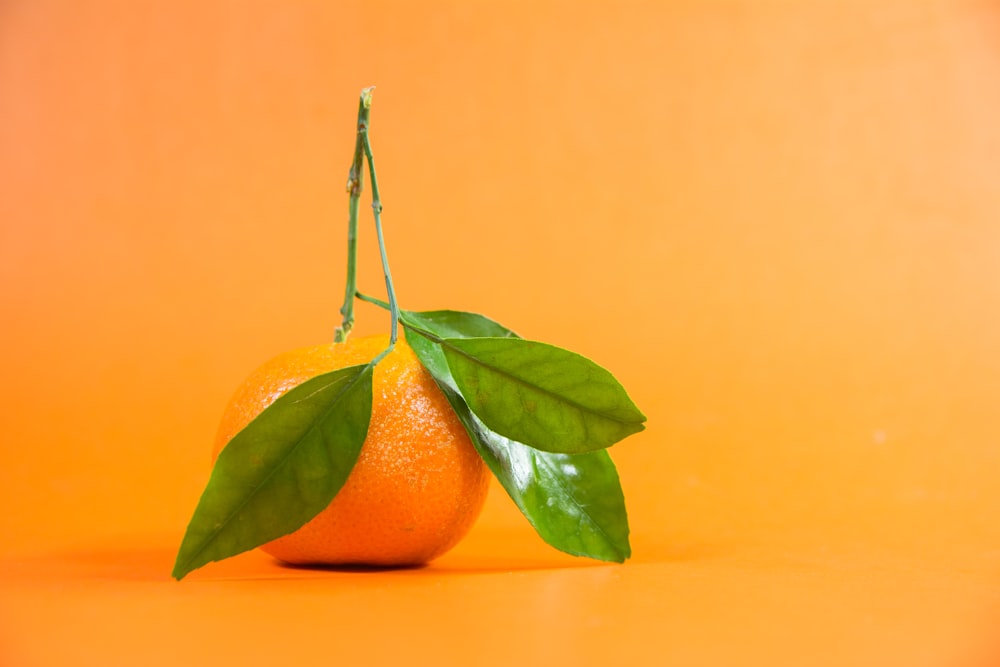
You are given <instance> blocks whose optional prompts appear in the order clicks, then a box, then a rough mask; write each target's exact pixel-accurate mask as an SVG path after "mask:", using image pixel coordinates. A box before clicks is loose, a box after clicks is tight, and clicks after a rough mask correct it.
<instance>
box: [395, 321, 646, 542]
mask: <svg viewBox="0 0 1000 667" xmlns="http://www.w3.org/2000/svg"><path fill="white" fill-rule="evenodd" d="M449 312H451V313H452V315H450V316H449V317H448V319H447V329H445V328H444V327H442V328H436V327H435V326H434V324H435V323H434V322H433V321H430V320H429V319H428V318H420V317H415V316H419V315H424V314H421V313H404V314H403V324H404V326H407V325H409V326H408V327H407V330H406V337H407V342H408V343H409V344H410V346H411V347H412V348H413V349H414V351H415V352H416V353H417V356H418V357H419V358H420V360H421V362H422V363H423V364H424V366H425V367H426V368H427V369H428V370H429V371H430V372H431V374H432V375H433V376H434V379H435V380H436V381H437V383H438V386H439V387H440V388H441V390H442V391H443V392H444V394H445V396H446V397H447V398H448V401H449V402H450V403H451V406H452V408H453V409H454V410H455V413H456V414H457V415H458V417H459V419H460V420H461V421H462V423H463V424H464V425H465V428H466V430H467V431H468V432H469V435H470V438H471V440H472V442H473V444H474V445H475V447H476V449H477V450H478V451H479V454H480V456H482V457H483V460H484V461H485V462H486V464H487V465H488V466H489V468H490V470H491V471H492V472H493V475H494V476H495V477H496V478H497V480H498V481H499V482H500V484H501V485H502V486H503V488H504V490H505V491H506V492H507V495H509V496H510V498H511V499H512V500H513V501H514V503H515V504H516V505H517V507H518V509H520V510H521V513H522V514H523V515H524V516H525V518H526V519H528V521H529V523H531V525H532V526H533V527H534V528H535V530H536V532H537V533H538V535H539V536H540V537H541V538H542V539H543V540H545V541H546V542H547V543H548V544H550V545H551V546H553V547H555V548H556V549H559V550H560V551H564V552H567V553H570V554H573V555H576V556H586V557H589V558H595V559H599V560H606V561H614V562H622V561H624V560H625V559H626V558H628V557H629V556H630V555H631V548H630V546H629V527H628V515H627V513H626V509H625V499H624V496H623V494H622V489H621V484H620V483H619V480H618V473H617V471H616V470H615V465H614V462H613V461H612V460H611V457H610V456H608V454H607V452H603V451H598V452H590V453H584V454H572V455H571V454H556V453H551V452H543V451H539V450H537V449H533V448H531V447H528V446H527V445H525V444H522V443H520V442H517V441H514V440H511V439H509V438H505V437H504V436H501V435H499V434H497V433H495V432H493V431H491V430H490V429H489V428H487V427H486V426H485V425H484V424H483V423H482V421H481V420H479V419H478V418H477V417H476V415H475V414H473V413H472V411H471V410H470V409H469V407H468V405H467V404H466V403H465V400H464V399H463V398H462V396H461V395H460V393H459V391H458V387H457V385H456V384H455V381H454V379H453V378H452V376H451V373H450V371H449V369H448V363H447V360H446V359H445V356H444V352H443V350H442V349H441V346H440V345H439V344H437V343H435V342H433V341H432V340H430V339H429V338H427V337H425V336H423V335H420V334H419V333H418V332H417V331H415V330H414V329H413V328H411V327H414V326H419V327H420V328H422V329H424V330H425V331H428V332H429V333H431V334H433V335H435V336H437V337H440V338H444V337H445V335H447V336H448V337H452V338H458V337H462V336H470V337H471V336H475V335H477V334H479V333H485V334H486V335H488V336H499V337H514V336H516V334H514V333H513V332H512V331H510V330H509V329H506V328H504V327H503V326H501V325H499V324H497V323H495V322H493V321H492V320H486V318H483V317H482V316H481V315H475V314H473V313H455V312H454V311H449ZM466 316H468V317H466ZM482 320H486V322H488V323H489V324H488V325H487V324H484V323H483V322H482Z"/></svg>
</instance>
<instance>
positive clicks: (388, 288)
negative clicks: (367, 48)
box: [360, 88, 399, 349]
mask: <svg viewBox="0 0 1000 667" xmlns="http://www.w3.org/2000/svg"><path fill="white" fill-rule="evenodd" d="M366 90H368V91H370V90H371V89H370V88H368V89H366ZM367 101H368V104H369V105H371V92H369V93H368V100H367ZM360 136H361V142H362V144H363V145H364V149H365V157H367V158H368V173H369V175H370V176H371V181H372V213H374V214H375V234H376V236H377V237H378V251H379V254H380V255H381V257H382V273H383V275H384V276H385V292H386V296H387V297H388V299H389V317H391V318H392V329H391V333H390V335H389V348H390V349H391V348H392V347H393V346H394V345H395V344H396V339H397V338H398V336H399V306H398V305H397V303H396V288H395V287H394V286H393V284H392V272H391V271H389V259H388V257H387V256H386V252H385V238H384V237H383V234H382V198H381V196H380V195H379V189H378V177H377V176H376V175H375V161H374V159H373V158H372V145H371V141H369V140H368V132H367V130H366V131H365V132H364V133H361V135H360Z"/></svg>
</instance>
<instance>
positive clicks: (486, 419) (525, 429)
mask: <svg viewBox="0 0 1000 667" xmlns="http://www.w3.org/2000/svg"><path fill="white" fill-rule="evenodd" d="M440 344H441V347H442V350H443V351H444V355H445V358H446V359H447V361H448V367H449V369H450V370H451V374H452V377H453V378H454V380H455V384H456V385H457V387H458V389H459V392H460V393H461V395H462V397H463V398H464V399H465V401H466V403H468V405H469V408H471V409H472V411H473V412H474V413H475V414H476V416H477V417H479V418H480V419H481V420H482V421H483V423H484V424H486V426H488V427H489V428H490V430H492V431H495V432H496V433H499V434H500V435H503V436H505V437H508V438H511V439H512V440H517V441H518V442H523V443H524V444H526V445H528V446H530V447H534V448H536V449H541V450H544V451H550V452H557V453H563V454H578V453H582V452H589V451H594V450H598V449H604V448H605V447H610V446H611V445H613V444H614V443H616V442H618V441H619V440H621V439H622V438H625V437H627V436H629V435H632V434H633V433H637V432H639V431H641V430H643V428H645V427H644V425H643V422H644V421H645V420H646V417H645V416H644V415H643V414H642V412H640V411H639V408H637V407H636V405H635V403H633V402H632V399H630V398H629V396H628V394H627V393H626V392H625V389H624V388H623V387H622V386H621V384H620V383H619V382H618V380H616V379H615V378H614V376H613V375H611V373H609V372H608V371H607V370H605V369H604V368H602V367H600V366H598V365H597V364H595V363H594V362H593V361H590V360H589V359H587V358H586V357H583V356H581V355H579V354H576V353H574V352H569V351H568V350H564V349H562V348H558V347H555V346H554V345H548V344H546V343H538V342H535V341H528V340H524V339H521V338H446V339H444V340H442V341H441V343H440Z"/></svg>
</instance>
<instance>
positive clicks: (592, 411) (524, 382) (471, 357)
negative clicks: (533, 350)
mask: <svg viewBox="0 0 1000 667" xmlns="http://www.w3.org/2000/svg"><path fill="white" fill-rule="evenodd" d="M439 340H440V341H441V342H440V344H441V345H442V346H446V347H448V349H450V350H454V351H455V352H457V353H458V354H460V355H461V356H463V357H465V358H466V359H469V360H471V361H472V362H474V363H476V364H477V365H478V366H481V367H482V368H486V369H488V370H491V371H493V372H494V373H496V374H497V375H502V376H504V377H507V378H510V379H511V380H513V381H514V382H515V383H516V384H519V385H521V386H522V387H529V388H534V389H535V390H536V391H538V392H539V393H542V394H546V395H548V396H551V397H552V398H555V399H557V400H559V401H560V402H562V403H566V404H568V405H572V406H574V407H576V408H579V409H580V410H582V411H584V412H588V413H590V414H592V415H597V416H600V417H604V418H605V419H608V420H609V421H614V422H618V423H619V424H642V423H643V422H645V420H644V419H641V420H627V419H621V418H619V417H614V416H612V415H609V414H607V413H605V412H598V411H597V410H596V409H594V408H591V407H588V406H586V405H583V404H581V403H579V402H578V401H576V400H573V399H570V398H567V397H566V396H564V395H562V394H557V393H556V392H554V391H552V390H551V389H547V388H545V387H539V386H538V385H536V384H531V383H530V382H528V381H527V380H525V379H523V378H520V377H518V376H516V375H514V374H512V373H510V372H508V371H505V370H502V369H499V368H496V367H494V366H488V365H487V364H486V363H485V362H483V361H482V360H480V359H479V358H478V357H476V356H474V355H472V354H469V353H467V352H465V351H464V350H461V349H459V348H457V347H455V346H454V345H453V344H451V343H449V342H448V339H447V338H441V339H439ZM456 340H474V339H469V338H458V339H456ZM479 340H482V339H479ZM511 340H514V339H511ZM521 340H523V339H521ZM491 430H492V429H491Z"/></svg>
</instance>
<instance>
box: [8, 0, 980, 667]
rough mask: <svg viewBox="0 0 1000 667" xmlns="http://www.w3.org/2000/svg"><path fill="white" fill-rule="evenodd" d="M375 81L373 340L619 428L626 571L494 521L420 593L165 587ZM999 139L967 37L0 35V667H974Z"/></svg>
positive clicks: (278, 342)
mask: <svg viewBox="0 0 1000 667" xmlns="http://www.w3.org/2000/svg"><path fill="white" fill-rule="evenodd" d="M372 84H374V85H377V86H378V88H377V91H376V93H375V103H374V107H373V122H372V141H373V144H374V148H375V155H376V160H377V164H378V168H379V178H380V184H381V186H382V190H383V193H382V194H383V199H384V203H385V206H386V210H385V224H386V234H387V243H388V246H389V255H390V260H391V262H392V267H393V272H394V277H395V279H396V283H397V288H398V292H399V296H400V299H401V302H402V304H403V306H404V307H406V308H410V309H417V310H419V309H435V308H445V307H447V308H456V309H466V310H477V311H481V312H484V313H486V314H488V315H490V316H492V317H494V318H495V319H497V320H499V321H501V322H503V323H504V324H506V325H508V326H510V327H512V328H514V329H515V330H517V331H518V332H520V333H521V334H522V335H525V336H526V337H529V338H535V339H540V340H545V341H548V342H552V343H555V344H558V345H561V346H563V347H567V348H569V349H573V350H576V351H578V352H581V353H584V354H586V355H588V356H589V357H591V358H593V359H594V360H596V361H598V362H599V363H601V364H603V365H604V366H606V367H608V368H609V369H611V370H612V371H613V372H614V373H615V374H616V375H617V376H618V377H619V378H620V379H621V380H622V381H623V383H624V384H625V386H626V387H628V388H629V390H630V393H631V394H632V396H633V397H634V398H635V400H636V402H637V403H638V404H639V406H640V407H642V408H643V409H644V411H645V412H646V413H647V415H648V416H649V427H648V430H647V431H645V432H644V433H642V434H640V435H638V436H635V437H633V438H630V439H629V440H627V441H625V442H623V443H622V444H620V445H618V446H616V447H615V448H614V449H613V450H612V455H613V456H614V457H615V460H616V461H617V463H618V465H619V469H620V473H621V476H622V482H623V485H624V488H625V492H626V498H627V500H628V503H629V510H630V519H631V525H632V531H633V547H634V552H635V557H634V558H633V559H632V560H631V561H629V563H627V564H626V565H624V566H609V565H604V564H597V563H591V562H586V561H579V560H575V559H572V558H569V557H566V556H563V555H561V554H558V553H556V552H554V551H552V550H551V549H549V548H548V547H546V546H545V545H544V544H542V543H541V542H540V540H538V538H536V537H535V536H534V534H533V533H532V531H531V529H530V527H529V526H528V525H527V523H526V522H525V521H523V519H521V517H520V515H519V514H518V513H517V512H516V510H515V509H514V508H513V505H512V503H510V502H509V500H508V499H507V498H506V496H505V495H504V494H503V492H502V491H501V490H500V489H499V487H494V489H493V491H492V495H491V497H490V500H489V501H488V504H487V508H486V510H485V512H484V515H483V517H482V518H481V519H480V521H479V523H478V524H477V526H476V528H475V529H474V530H473V532H472V533H471V534H470V536H469V537H468V538H467V540H466V541H465V542H463V544H461V545H460V546H459V547H458V548H457V549H456V550H455V551H453V552H452V553H451V554H449V555H447V556H445V557H444V558H442V559H440V560H439V561H437V562H435V563H434V564H432V565H431V566H429V567H428V568H424V569H420V570H408V571H401V572H379V573H358V572H331V571H308V570H289V569H285V568H281V567H278V566H276V565H274V564H273V563H272V562H271V561H269V560H268V559H267V558H266V557H264V556H261V555H259V554H256V553H255V554H247V555H245V556H241V557H239V558H236V559H233V560H231V561H228V562H226V563H222V564H218V565H212V566H209V567H207V568H205V569H204V570H201V571H199V572H197V573H195V574H193V575H192V576H191V577H190V579H189V580H185V582H184V583H181V584H178V583H175V582H173V581H171V580H169V577H168V572H169V569H170V566H171V564H172V559H173V555H174V549H175V548H176V546H177V544H178V543H179V540H180V537H181V534H182V532H183V529H184V526H185V525H186V522H187V520H188V518H189V517H190V513H191V511H192V509H193V506H194V503H195V502H196V500H197V497H198V495H199V493H200V491H201V489H202V487H203V485H204V483H205V481H206V479H207V475H208V456H209V454H208V450H209V447H210V442H211V440H212V437H213V435H214V429H215V425H216V419H217V418H218V415H219V414H220V412H221V410H222V407H223V405H224V403H225V401H226V399H227V398H228V396H229V393H230V392H231V391H232V390H233V388H234V387H235V386H236V384H238V383H239V382H240V381H241V380H242V378H243V377H244V376H245V375H246V374H247V373H248V372H249V371H250V370H251V369H252V368H254V367H255V366H256V365H257V364H259V363H260V362H262V361H263V360H265V359H266V358H268V357H270V356H272V355H273V354H275V353H277V352H279V351H281V350H284V349H288V348H291V347H296V346H300V345H306V344H312V343H317V342H322V341H325V340H328V339H330V338H331V336H332V332H333V328H334V327H335V326H336V324H337V321H338V316H337V312H336V311H337V309H338V307H339V305H340V304H339V302H340V298H341V290H342V281H343V272H344V263H343V251H344V229H345V222H346V204H347V202H346V195H345V193H344V182H345V180H346V173H347V167H348V165H349V162H350V157H351V152H352V149H353V142H354V136H353V123H354V115H355V112H356V100H357V93H358V91H359V90H360V89H361V88H362V87H363V86H366V85H372ZM998 119H1000V5H998V4H997V3H996V2H986V1H982V2H958V1H955V2H946V1H942V2H923V1H921V0H896V1H893V0H877V1H876V0H872V1H870V2H862V1H860V0H858V1H853V2H843V1H840V2H835V1H833V0H830V1H828V2H822V1H814V2H799V3H792V2H778V1H773V2H767V1H765V2H750V1H740V2H737V1H733V2H661V3H652V2H650V3H640V2H622V3H611V2H606V3H590V2H564V3H557V2H513V1H511V2H500V1H496V0H494V1H484V2H464V1H458V0H456V1H453V2H444V1H440V0H435V1H432V2H424V3H392V2H365V3H324V2H288V3H278V2H249V1H248V2H235V3H233V2H221V1H209V2H173V3H167V2H161V3H156V2H135V3H130V2H112V1H106V2H98V1H92V2H79V3H77V2H70V1H69V0H65V1H63V2H58V1H55V0H43V1H39V2H28V1H27V0H8V1H7V2H5V3H2V4H0V184H2V185H0V281H2V290H0V312H2V317H3V322H2V327H0V364H2V365H0V368H2V369H3V375H4V378H5V380H6V381H5V383H4V386H3V388H2V389H0V400H2V410H0V426H2V430H0V433H2V441H3V461H2V464H0V502H2V507H3V508H4V509H3V511H2V512H0V664H3V665H8V664H10V665H47V664H201V663H209V662H212V663H214V664H235V663H236V662H237V661H243V662H244V663H246V664H253V663H261V664H264V663H266V664H276V663H278V664H293V663H294V662H296V661H300V660H304V661H307V662H308V663H310V664H312V663H318V662H322V663H324V664H327V663H329V662H331V661H337V662H346V661H355V662H361V663H377V662H380V661H395V662H402V661H406V662H408V663H412V664H420V663H422V662H436V663H438V664H453V663H454V664H477V663H478V664H510V663H512V662H513V663H515V664H534V663H546V664H561V663H564V662H565V663H566V664H568V663H569V662H570V661H573V662H575V663H577V664H607V663H608V662H609V661H615V662H619V664H678V665H720V666H721V665H725V666H729V665H740V664H760V665H804V664H809V665H817V664H836V665H907V666H921V665H927V666H928V667H930V666H931V665H984V666H985V665H988V664H996V662H994V660H1000V637H998V636H997V632H996V628H997V626H998V623H997V622H998V620H1000V617H998V614H997V612H998V611H1000V577H998V572H1000V563H998V558H1000V520H998V517H1000V485H998V484H997V479H998V476H1000V419H998V418H997V415H998V414H1000V413H998V410H997V402H998V401H1000V315H998V313H1000V222H998V212H1000V120H998ZM362 230H363V242H362V247H361V254H362V270H361V273H360V284H361V287H362V289H364V290H366V291H368V292H370V293H375V294H379V293H380V270H379V267H378V262H377V254H376V250H375V246H374V244H373V243H372V237H373V233H372V229H371V225H370V221H369V218H368V217H367V216H366V217H364V218H363V225H362ZM359 316H360V323H359V326H358V329H357V331H358V333H359V334H364V333H372V332H380V331H385V330H386V327H387V320H386V318H385V315H384V314H383V313H381V312H380V311H378V310H376V309H373V308H369V307H361V308H360V310H359Z"/></svg>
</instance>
